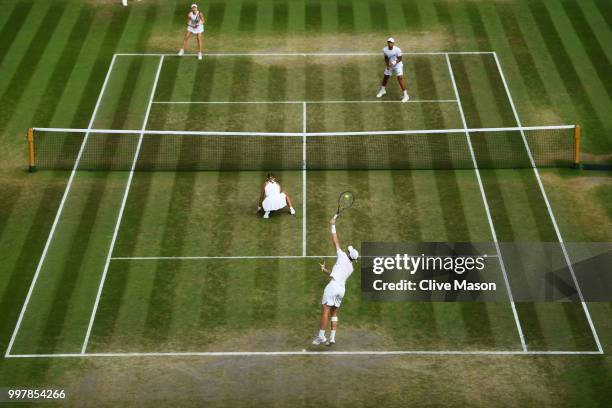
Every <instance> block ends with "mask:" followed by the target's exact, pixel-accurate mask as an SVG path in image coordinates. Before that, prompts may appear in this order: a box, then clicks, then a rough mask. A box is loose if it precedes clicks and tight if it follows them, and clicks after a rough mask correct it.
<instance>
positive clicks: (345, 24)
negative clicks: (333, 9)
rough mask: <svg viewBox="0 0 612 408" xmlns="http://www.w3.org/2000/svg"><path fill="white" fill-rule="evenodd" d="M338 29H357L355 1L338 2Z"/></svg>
mask: <svg viewBox="0 0 612 408" xmlns="http://www.w3.org/2000/svg"><path fill="white" fill-rule="evenodd" d="M337 15H338V30H339V31H340V32H349V33H351V32H353V31H354V30H355V13H354V12H353V2H352V1H350V0H338V2H337Z"/></svg>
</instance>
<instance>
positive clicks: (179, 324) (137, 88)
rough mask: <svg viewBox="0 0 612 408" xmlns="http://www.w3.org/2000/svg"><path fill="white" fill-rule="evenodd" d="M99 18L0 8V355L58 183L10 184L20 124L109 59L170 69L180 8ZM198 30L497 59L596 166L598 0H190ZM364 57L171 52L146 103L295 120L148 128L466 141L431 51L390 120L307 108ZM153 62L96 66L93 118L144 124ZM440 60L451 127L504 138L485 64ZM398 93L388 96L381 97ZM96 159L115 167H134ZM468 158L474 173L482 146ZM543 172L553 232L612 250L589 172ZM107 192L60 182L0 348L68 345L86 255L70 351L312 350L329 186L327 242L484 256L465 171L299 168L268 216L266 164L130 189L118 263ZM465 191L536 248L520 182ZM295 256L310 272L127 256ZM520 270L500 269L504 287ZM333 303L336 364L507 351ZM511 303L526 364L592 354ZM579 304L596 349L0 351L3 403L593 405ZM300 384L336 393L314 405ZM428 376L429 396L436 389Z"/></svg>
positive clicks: (257, 45)
mask: <svg viewBox="0 0 612 408" xmlns="http://www.w3.org/2000/svg"><path fill="white" fill-rule="evenodd" d="M116 3H118V2H115V1H112V2H111V1H108V2H105V1H89V2H80V1H67V0H66V1H60V0H58V1H50V2H43V1H25V0H24V1H8V0H6V1H5V0H0V7H1V8H2V9H3V10H5V11H6V12H5V13H3V14H2V15H1V16H0V72H1V73H2V75H0V149H1V150H0V152H2V156H3V158H5V159H4V160H3V161H2V164H0V168H1V170H2V173H1V174H0V183H1V184H2V188H3V194H2V195H1V196H0V213H1V214H2V216H1V217H0V248H2V250H1V252H0V262H1V264H0V265H1V266H0V310H2V313H3V319H0V349H1V350H6V348H7V347H8V343H9V341H10V339H11V335H12V334H13V330H14V328H15V323H16V322H17V319H18V317H19V314H20V311H21V307H22V304H23V300H24V299H25V297H26V294H27V292H28V287H29V284H30V282H31V280H32V278H33V276H34V273H35V271H36V267H37V264H38V261H39V259H40V255H41V253H42V252H43V248H44V246H45V242H46V240H47V236H48V235H49V231H50V229H51V227H52V224H53V221H54V216H55V214H56V212H57V208H58V206H59V205H60V200H61V198H62V194H63V192H64V189H65V187H66V182H67V180H68V176H69V175H70V172H68V171H46V170H45V171H39V172H37V173H34V174H28V173H27V172H26V171H25V167H26V166H25V164H26V160H25V151H26V150H25V143H24V140H23V136H24V132H25V129H26V128H27V127H30V126H58V127H87V125H88V123H89V121H90V118H91V117H92V112H93V111H94V108H95V106H96V101H97V98H98V95H99V93H100V89H101V86H102V83H103V81H104V78H105V75H106V74H107V69H108V68H109V64H110V61H111V59H112V56H113V54H114V53H118V52H128V53H129V52H135V53H155V52H162V53H173V52H175V51H176V49H177V48H178V45H179V44H180V36H181V32H182V30H183V28H182V26H181V24H182V18H183V13H184V12H185V11H186V10H184V5H183V4H182V3H176V4H175V3H174V2H166V1H161V0H160V1H152V0H143V2H142V3H133V4H131V5H130V7H129V8H127V9H126V8H122V7H121V6H120V5H119V4H116ZM204 13H205V14H206V15H207V16H208V18H209V26H208V29H207V33H206V35H205V46H206V51H207V52H216V53H220V52H221V53H222V52H237V53H244V52H264V53H265V52H298V53H299V52H341V51H347V52H352V51H355V52H360V51H367V52H377V51H378V50H379V49H381V48H382V46H383V45H384V38H385V37H387V36H388V35H389V34H392V35H394V36H395V37H397V38H398V42H399V45H400V46H401V47H402V49H404V51H405V52H408V51H415V52H427V51H496V52H497V54H498V56H499V59H500V61H501V63H502V65H503V68H504V73H505V75H506V78H507V79H508V85H509V87H510V90H511V92H512V96H513V97H514V102H515V103H516V108H517V111H518V114H519V116H520V118H521V122H522V124H523V125H545V124H555V125H556V124H561V123H569V124H573V123H580V124H581V125H583V129H584V144H583V148H584V151H585V157H587V158H588V159H589V160H593V161H606V160H608V161H609V157H610V153H611V151H612V148H611V147H610V146H611V144H612V136H610V134H611V133H610V129H611V127H612V123H611V122H610V120H609V118H608V115H607V112H608V111H609V110H610V108H611V107H612V106H610V105H611V102H610V100H611V98H610V90H611V87H610V84H611V82H610V77H609V75H608V76H606V73H607V71H606V70H608V71H609V68H610V58H612V55H610V54H611V53H610V52H609V50H608V49H607V48H605V44H607V43H609V41H610V40H612V38H611V34H610V28H611V21H610V18H609V16H610V15H612V6H611V4H610V3H609V2H606V1H585V2H576V1H563V2H532V1H516V2H479V1H473V2H451V1H446V2H443V1H436V2H425V1H382V0H380V1H358V0H355V1H348V0H339V1H329V2H327V1H325V2H323V1H321V2H319V1H295V2H293V1H292V2H283V1H236V2H233V1H232V2H222V1H212V2H208V3H207V4H205V5H204ZM191 46H193V44H191ZM379 58H380V57H375V56H358V57H332V56H301V55H300V56H290V57H289V56H282V57H280V56H277V57H269V56H256V57H247V56H236V57H226V56H205V59H204V61H203V62H199V61H197V60H196V59H195V58H178V57H172V56H169V57H167V58H165V60H164V64H163V67H162V70H161V74H160V77H159V82H158V83H157V89H156V92H155V95H154V100H155V101H157V102H171V101H181V102H210V101H216V102H228V101H234V102H236V101H238V102H240V101H242V102H245V101H267V102H282V101H296V102H298V103H292V104H279V103H269V104H238V105H230V104H208V103H206V104H204V103H197V104H166V103H154V104H153V105H152V106H151V110H150V115H149V120H148V124H147V128H148V129H164V130H212V131H263V132H301V131H302V127H303V119H304V118H303V104H301V103H300V102H301V101H307V102H308V104H307V106H306V112H307V118H306V128H307V130H308V131H309V132H334V131H370V130H404V129H439V128H461V127H463V124H462V121H461V116H460V114H459V110H458V105H457V104H456V103H454V102H452V101H453V100H454V99H455V92H454V89H453V86H452V82H451V80H450V76H449V72H448V67H447V62H446V58H445V56H440V55H415V56H406V63H405V68H404V69H405V73H406V76H407V84H408V87H409V90H410V93H411V96H412V98H413V100H414V101H415V102H413V103H409V104H399V103H384V104H379V103H359V104H351V103H325V102H332V101H333V102H338V101H375V98H374V95H375V93H376V91H377V90H378V86H379V80H380V74H381V72H380V71H381V70H380V65H381V64H380V61H379ZM159 61H160V59H159V57H155V56H148V57H141V56H121V57H116V61H115V64H114V66H113V70H112V72H111V75H110V76H109V81H108V83H107V86H106V88H105V91H104V94H103V95H102V97H101V99H100V104H99V106H98V109H97V111H96V116H95V121H94V123H93V125H94V127H96V128H112V129H140V128H141V127H142V124H143V119H144V117H145V112H146V111H147V108H148V103H149V98H150V94H151V90H152V88H153V85H154V82H155V81H154V80H155V75H156V70H157V68H158V64H159ZM450 61H451V64H452V68H453V73H454V75H455V78H456V81H457V89H458V92H459V94H460V98H461V104H462V107H463V111H464V114H465V119H466V122H467V125H468V126H469V127H502V126H516V124H517V123H516V120H515V118H514V115H513V113H512V109H511V106H510V104H509V102H508V98H507V95H506V93H505V90H504V87H503V83H502V81H501V77H500V75H499V72H498V70H497V66H496V64H495V60H494V58H493V57H492V54H481V55H470V56H466V55H462V56H460V55H452V56H451V57H450ZM399 97H400V93H399V88H398V87H397V84H396V83H395V82H393V79H392V81H391V82H390V84H389V94H388V95H387V97H386V98H387V99H388V100H397V99H399ZM435 101H440V102H435ZM447 148H448V146H447ZM119 153H120V154H122V155H125V158H126V159H128V160H129V159H130V158H131V157H132V154H133V150H130V149H119V151H118V153H117V154H119ZM476 153H477V160H485V159H486V150H483V151H481V150H478V149H477V150H476ZM541 175H542V179H543V183H544V186H545V188H546V191H547V192H548V194H549V198H550V200H551V205H552V208H553V210H554V212H555V215H556V220H557V221H558V224H559V228H560V231H561V233H562V234H563V237H564V238H565V240H566V241H568V242H571V241H584V242H589V241H594V242H596V241H601V242H607V241H609V240H610V238H611V236H610V231H612V216H611V205H610V203H611V201H610V191H611V186H612V184H611V183H610V173H605V172H602V173H588V172H581V171H578V170H573V169H546V170H542V171H541ZM128 176H129V173H128V172H87V171H80V172H77V173H76V175H75V177H74V181H73V184H72V186H71V191H70V193H69V195H68V196H67V199H66V201H65V203H64V207H63V212H62V215H61V217H60V218H59V220H58V223H57V225H56V228H55V230H54V231H55V232H54V237H53V240H52V241H51V242H50V245H49V247H48V248H47V252H46V259H45V262H44V263H43V265H42V268H41V270H40V274H39V278H38V280H37V284H36V286H35V288H34V291H33V292H32V296H31V299H30V302H29V304H28V308H27V310H26V312H25V314H24V315H23V320H22V323H21V326H20V330H19V332H18V333H17V336H16V338H15V342H14V344H13V347H12V349H11V353H12V354H20V353H22V354H39V353H40V354H56V353H70V354H71V353H79V352H81V348H82V346H83V341H84V337H85V334H86V332H87V329H88V325H89V323H90V318H91V313H92V309H93V308H94V302H95V299H96V295H97V292H98V288H99V285H100V282H101V278H102V274H103V271H104V270H105V265H106V263H107V261H109V262H108V270H107V274H106V276H105V279H104V288H103V290H102V293H101V297H100V303H99V306H98V309H97V312H96V314H95V321H94V323H93V327H92V331H91V337H90V338H89V343H88V345H87V352H90V353H106V352H167V351H176V352H179V351H300V350H302V349H304V348H306V349H308V350H315V349H314V348H310V346H308V344H309V340H310V338H311V336H312V335H313V334H314V333H315V330H316V326H317V315H318V307H319V306H318V304H319V299H320V296H321V293H322V289H323V287H324V285H325V281H324V279H323V277H322V276H321V274H320V273H319V272H318V266H317V263H318V261H319V258H318V257H319V256H329V255H333V252H334V251H333V248H332V246H331V243H330V242H329V236H328V235H329V234H328V232H327V220H328V218H329V216H330V215H331V214H332V213H333V211H334V206H335V200H336V197H337V194H338V192H340V191H343V190H346V189H350V190H352V191H354V192H355V193H356V195H357V202H356V205H355V206H354V208H352V209H351V210H350V211H348V212H346V213H345V215H344V216H343V217H342V219H341V221H340V222H339V226H338V229H339V235H340V238H341V241H342V242H343V244H344V243H356V244H359V243H361V242H365V241H406V242H419V241H472V242H490V241H492V235H491V226H490V225H489V222H488V220H487V212H486V209H485V202H483V199H482V196H481V191H480V188H479V184H478V180H477V178H476V172H475V171H474V170H413V171H408V170H377V171H365V170H362V171H355V170H351V171H349V170H335V171H325V170H317V171H308V172H307V178H306V186H305V187H306V188H305V191H306V196H304V195H303V190H302V187H303V186H302V183H303V180H302V176H303V174H302V172H301V171H293V170H291V171H290V170H286V171H279V172H278V173H277V176H278V177H279V179H280V180H281V182H282V183H283V187H284V188H285V189H287V190H288V192H289V193H290V194H291V197H292V198H293V200H294V204H295V207H296V209H297V214H296V215H295V216H291V215H289V214H288V213H282V214H274V215H273V216H272V217H271V219H270V220H267V221H264V220H262V219H260V218H258V217H257V216H256V215H255V214H254V209H255V204H256V198H257V194H258V189H259V187H260V184H261V182H262V180H263V177H264V176H265V169H262V170H261V171H242V172H238V171H219V172H215V171H204V172H184V171H181V172H136V173H134V176H133V179H132V180H131V187H130V189H129V196H128V197H127V201H126V205H125V209H124V212H123V214H122V217H121V224H120V227H119V229H118V231H117V236H116V241H115V242H114V246H113V250H112V253H111V254H110V256H111V257H112V258H122V259H110V260H108V259H107V258H108V256H109V247H110V245H111V240H112V238H113V235H114V230H115V227H116V221H117V219H118V215H119V211H120V208H121V202H122V198H123V196H124V194H125V191H126V183H127V181H128ZM480 176H481V178H482V187H483V191H484V194H485V195H486V204H487V205H488V207H489V208H490V215H491V220H492V225H493V228H494V230H495V233H496V235H497V238H498V239H499V241H502V242H503V241H519V242H520V241H528V242H534V243H538V242H554V241H556V239H557V237H556V233H555V230H554V227H553V223H552V222H551V218H550V216H549V214H548V211H547V208H546V205H545V202H544V200H543V199H542V194H541V192H540V189H539V186H538V184H537V181H536V178H535V177H534V173H533V171H532V170H531V169H518V170H511V169H497V170H493V169H487V170H481V171H480ZM304 208H305V209H306V210H307V212H306V218H305V222H304V218H303V216H304V214H303V209H304ZM303 222H304V223H303ZM304 225H305V226H306V231H304V230H303V226H304ZM304 237H305V240H303V238H304ZM304 251H305V253H306V255H309V256H314V257H315V258H299V259H293V258H291V259H189V260H188V259H129V258H135V257H145V258H147V257H167V258H172V257H190V256H191V257H211V256H225V257H230V256H238V257H240V256H276V255H278V256H300V255H302V254H303V253H304ZM525 261H529V262H537V260H536V259H531V260H525ZM518 267H520V266H516V264H513V266H512V267H510V268H509V269H508V275H509V278H510V280H511V281H512V276H513V274H519V273H521V271H520V270H518V269H513V268H518ZM499 281H500V282H502V280H501V276H500V277H499ZM344 302H345V303H344V307H343V310H342V311H341V329H340V332H339V335H338V339H339V343H338V345H337V348H336V349H337V350H339V351H355V350H372V351H383V350H430V351H435V350H472V351H474V350H520V349H521V343H520V340H519V337H518V333H517V327H516V324H515V319H514V316H513V313H512V309H511V307H510V304H509V303H508V302H490V303H396V302H389V303H384V302H383V303H380V302H368V301H365V300H363V299H361V295H360V289H359V270H356V273H355V276H353V277H352V278H351V280H350V281H349V284H348V287H347V296H346V298H345V301H344ZM516 307H517V314H518V317H519V320H520V324H521V328H522V330H523V332H524V334H525V341H526V346H527V348H528V349H529V350H531V351H558V350H565V351H572V350H573V351H593V350H596V344H595V342H594V338H593V336H592V333H591V331H590V327H589V324H588V321H587V319H586V315H585V314H584V310H583V308H582V306H581V305H580V304H577V303H564V304H561V303H518V304H517V305H516ZM589 309H590V311H591V313H592V317H593V322H594V324H595V327H596V328H597V331H598V334H599V337H600V340H601V343H602V346H603V349H604V351H605V352H606V354H603V355H577V356H393V357H377V358H374V357H365V356H361V357H356V356H352V357H351V356H342V357H339V358H337V359H335V358H334V357H332V356H329V357H323V356H312V357H239V358H236V357H223V358H213V357H190V358H185V357H149V358H147V357H141V358H134V357H115V358H98V357H95V358H86V357H84V358H69V359H59V358H37V359H16V358H3V359H0V386H4V385H6V386H11V385H14V386H24V385H30V386H36V385H40V386H42V385H45V384H52V385H57V386H64V387H67V389H68V390H69V393H70V395H71V399H72V402H73V404H80V403H85V404H86V401H87V400H88V399H89V398H94V399H95V400H96V401H97V402H100V404H102V405H109V406H112V405H117V404H120V405H154V404H159V403H164V402H165V403H167V402H169V401H171V400H174V401H175V405H198V404H199V403H206V404H211V405H223V404H232V405H236V404H251V405H262V406H263V405H266V406H267V405H274V404H276V405H292V406H293V405H313V404H320V403H322V402H323V401H326V400H328V398H327V397H326V395H331V394H333V395H346V399H345V400H340V399H339V398H340V397H339V396H338V397H337V398H338V400H336V401H335V404H336V405H343V404H348V403H352V404H357V405H358V406H359V405H361V406H364V405H369V404H373V403H378V404H385V405H405V404H406V403H407V401H411V402H413V403H414V402H416V401H419V402H420V403H421V402H422V404H423V405H428V404H429V405H432V406H435V405H440V404H444V405H451V406H459V405H470V404H472V405H477V406H490V405H492V404H500V405H507V406H532V405H541V406H547V405H548V406H560V405H565V406H574V405H582V406H598V405H605V401H608V400H609V398H610V396H611V395H610V391H609V384H610V379H611V377H612V375H611V373H612V362H611V361H610V359H609V357H608V355H607V349H608V348H609V347H610V346H611V345H612V324H611V323H610V319H609V313H610V311H611V310H610V303H591V304H589ZM319 372H326V373H328V374H329V375H331V376H333V377H337V378H338V381H335V382H336V384H335V387H334V388H333V390H332V387H331V385H330V384H328V381H324V382H323V384H322V383H321V380H320V378H319V377H318V375H317V373H319ZM92 384H93V385H92ZM407 384H411V385H410V399H408V396H407V395H406V394H405V391H406V387H407ZM432 384H438V385H439V386H437V387H435V393H434V395H432ZM203 388H204V389H205V391H202V389H203ZM152 389H154V390H155V391H151V390H152ZM428 390H429V391H428ZM389 395H396V396H397V398H394V399H392V400H391V399H389ZM334 398H336V397H334ZM90 403H91V402H90Z"/></svg>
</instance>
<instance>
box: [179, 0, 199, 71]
mask: <svg viewBox="0 0 612 408" xmlns="http://www.w3.org/2000/svg"><path fill="white" fill-rule="evenodd" d="M205 23H206V20H204V14H202V12H201V11H200V10H199V9H198V5H197V4H195V3H194V4H192V5H191V11H190V12H189V13H187V31H185V36H184V37H183V46H182V47H181V49H180V50H179V52H178V55H183V54H185V47H187V40H189V37H191V34H195V35H197V36H198V59H199V60H201V59H202V33H203V32H204V24H205Z"/></svg>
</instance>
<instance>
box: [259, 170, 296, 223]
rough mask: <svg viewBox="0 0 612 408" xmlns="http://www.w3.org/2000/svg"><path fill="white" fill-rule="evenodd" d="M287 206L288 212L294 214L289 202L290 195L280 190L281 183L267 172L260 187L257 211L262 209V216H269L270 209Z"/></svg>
mask: <svg viewBox="0 0 612 408" xmlns="http://www.w3.org/2000/svg"><path fill="white" fill-rule="evenodd" d="M287 206H289V212H290V213H291V215H294V214H295V210H294V209H293V204H292V203H291V197H289V194H287V192H286V191H282V189H281V185H280V183H279V182H278V181H276V178H275V177H274V176H273V175H272V174H271V173H268V177H266V181H265V182H264V184H263V186H262V187H261V193H260V194H259V203H258V205H257V212H260V211H262V210H263V211H264V216H263V217H264V218H270V212H271V211H278V210H280V209H283V208H285V207H287Z"/></svg>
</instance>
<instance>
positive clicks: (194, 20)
mask: <svg viewBox="0 0 612 408" xmlns="http://www.w3.org/2000/svg"><path fill="white" fill-rule="evenodd" d="M189 19H190V20H191V25H192V26H199V25H202V24H204V22H203V21H202V20H200V12H199V11H198V12H197V13H194V12H193V11H190V12H189Z"/></svg>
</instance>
